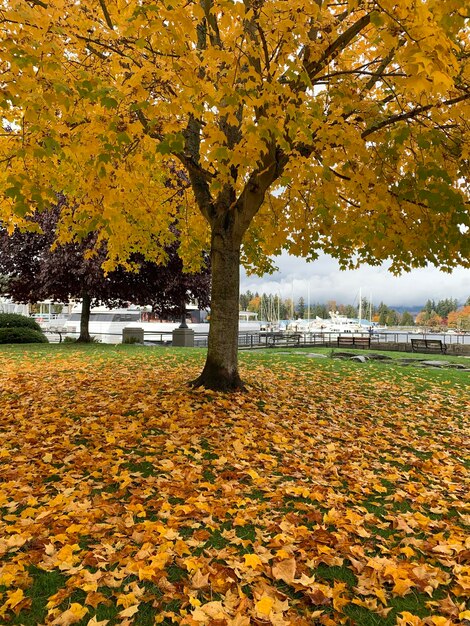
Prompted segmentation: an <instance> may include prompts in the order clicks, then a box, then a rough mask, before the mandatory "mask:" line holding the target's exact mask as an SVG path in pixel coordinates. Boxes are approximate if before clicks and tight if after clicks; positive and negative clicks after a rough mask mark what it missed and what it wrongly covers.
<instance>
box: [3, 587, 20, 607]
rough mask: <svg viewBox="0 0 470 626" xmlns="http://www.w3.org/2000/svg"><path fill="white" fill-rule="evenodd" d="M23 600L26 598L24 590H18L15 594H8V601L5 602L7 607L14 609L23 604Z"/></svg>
mask: <svg viewBox="0 0 470 626" xmlns="http://www.w3.org/2000/svg"><path fill="white" fill-rule="evenodd" d="M23 598H24V593H23V589H16V590H15V591H13V592H11V591H9V592H8V593H7V601H6V602H5V604H4V606H5V607H7V606H8V607H10V608H11V609H13V608H14V607H15V606H17V605H18V604H19V603H20V602H21V600H23Z"/></svg>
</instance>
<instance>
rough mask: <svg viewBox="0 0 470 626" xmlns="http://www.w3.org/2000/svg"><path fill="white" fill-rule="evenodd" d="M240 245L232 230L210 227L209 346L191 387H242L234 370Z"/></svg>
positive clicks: (236, 367) (235, 361)
mask: <svg viewBox="0 0 470 626" xmlns="http://www.w3.org/2000/svg"><path fill="white" fill-rule="evenodd" d="M240 244H241V242H240V237H237V236H235V234H234V232H233V229H231V228H224V227H223V226H213V228H212V238H211V268H212V290H211V317H210V327H209V345H208V350H207V359H206V363H205V366H204V369H203V371H202V373H201V375H200V376H199V377H198V378H197V379H196V380H195V381H193V382H192V385H193V386H195V387H205V388H206V389H214V390H216V391H235V390H237V389H243V382H242V380H241V378H240V376H239V373H238V318H239V316H238V309H239V305H238V300H239V292H240Z"/></svg>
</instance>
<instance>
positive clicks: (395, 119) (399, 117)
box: [361, 93, 470, 139]
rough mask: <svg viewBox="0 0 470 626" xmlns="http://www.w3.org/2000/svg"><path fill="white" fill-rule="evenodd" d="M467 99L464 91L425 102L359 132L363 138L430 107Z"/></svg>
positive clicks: (415, 115)
mask: <svg viewBox="0 0 470 626" xmlns="http://www.w3.org/2000/svg"><path fill="white" fill-rule="evenodd" d="M468 99H470V93H465V94H463V95H461V96H458V97H457V98H452V99H451V100H445V101H444V102H437V103H434V104H427V105H426V106H422V107H416V108H415V109H412V110H411V111H406V112H405V113H399V114H397V115H392V116H391V117H388V118H387V119H385V120H382V121H381V122H378V123H377V124H375V125H374V126H371V127H370V128H367V129H366V130H365V131H364V132H363V133H362V134H361V137H362V138H363V139H365V138H366V137H368V136H369V135H372V133H375V132H377V131H378V130H381V129H382V128H385V127H386V126H392V125H393V124H395V123H396V122H401V121H403V120H410V119H413V118H415V117H417V116H418V115H421V114H422V113H426V112H427V111H431V110H432V109H436V108H439V107H442V106H452V105H453V104H457V103H458V102H463V101H464V100H468Z"/></svg>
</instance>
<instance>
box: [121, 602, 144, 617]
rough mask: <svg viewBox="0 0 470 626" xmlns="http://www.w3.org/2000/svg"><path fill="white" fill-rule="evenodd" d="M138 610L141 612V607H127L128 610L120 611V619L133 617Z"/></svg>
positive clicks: (135, 605)
mask: <svg viewBox="0 0 470 626" xmlns="http://www.w3.org/2000/svg"><path fill="white" fill-rule="evenodd" d="M138 610H139V605H138V604H134V605H133V606H129V607H127V609H124V610H123V611H120V612H119V617H132V616H133V615H135V614H136V613H137V611H138Z"/></svg>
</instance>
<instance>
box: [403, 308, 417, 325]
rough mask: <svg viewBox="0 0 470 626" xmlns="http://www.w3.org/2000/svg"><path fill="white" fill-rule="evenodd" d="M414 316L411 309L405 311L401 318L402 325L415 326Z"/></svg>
mask: <svg viewBox="0 0 470 626" xmlns="http://www.w3.org/2000/svg"><path fill="white" fill-rule="evenodd" d="M414 323H415V321H414V318H413V316H412V315H411V313H410V312H409V311H403V314H402V316H401V319H400V326H414Z"/></svg>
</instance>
